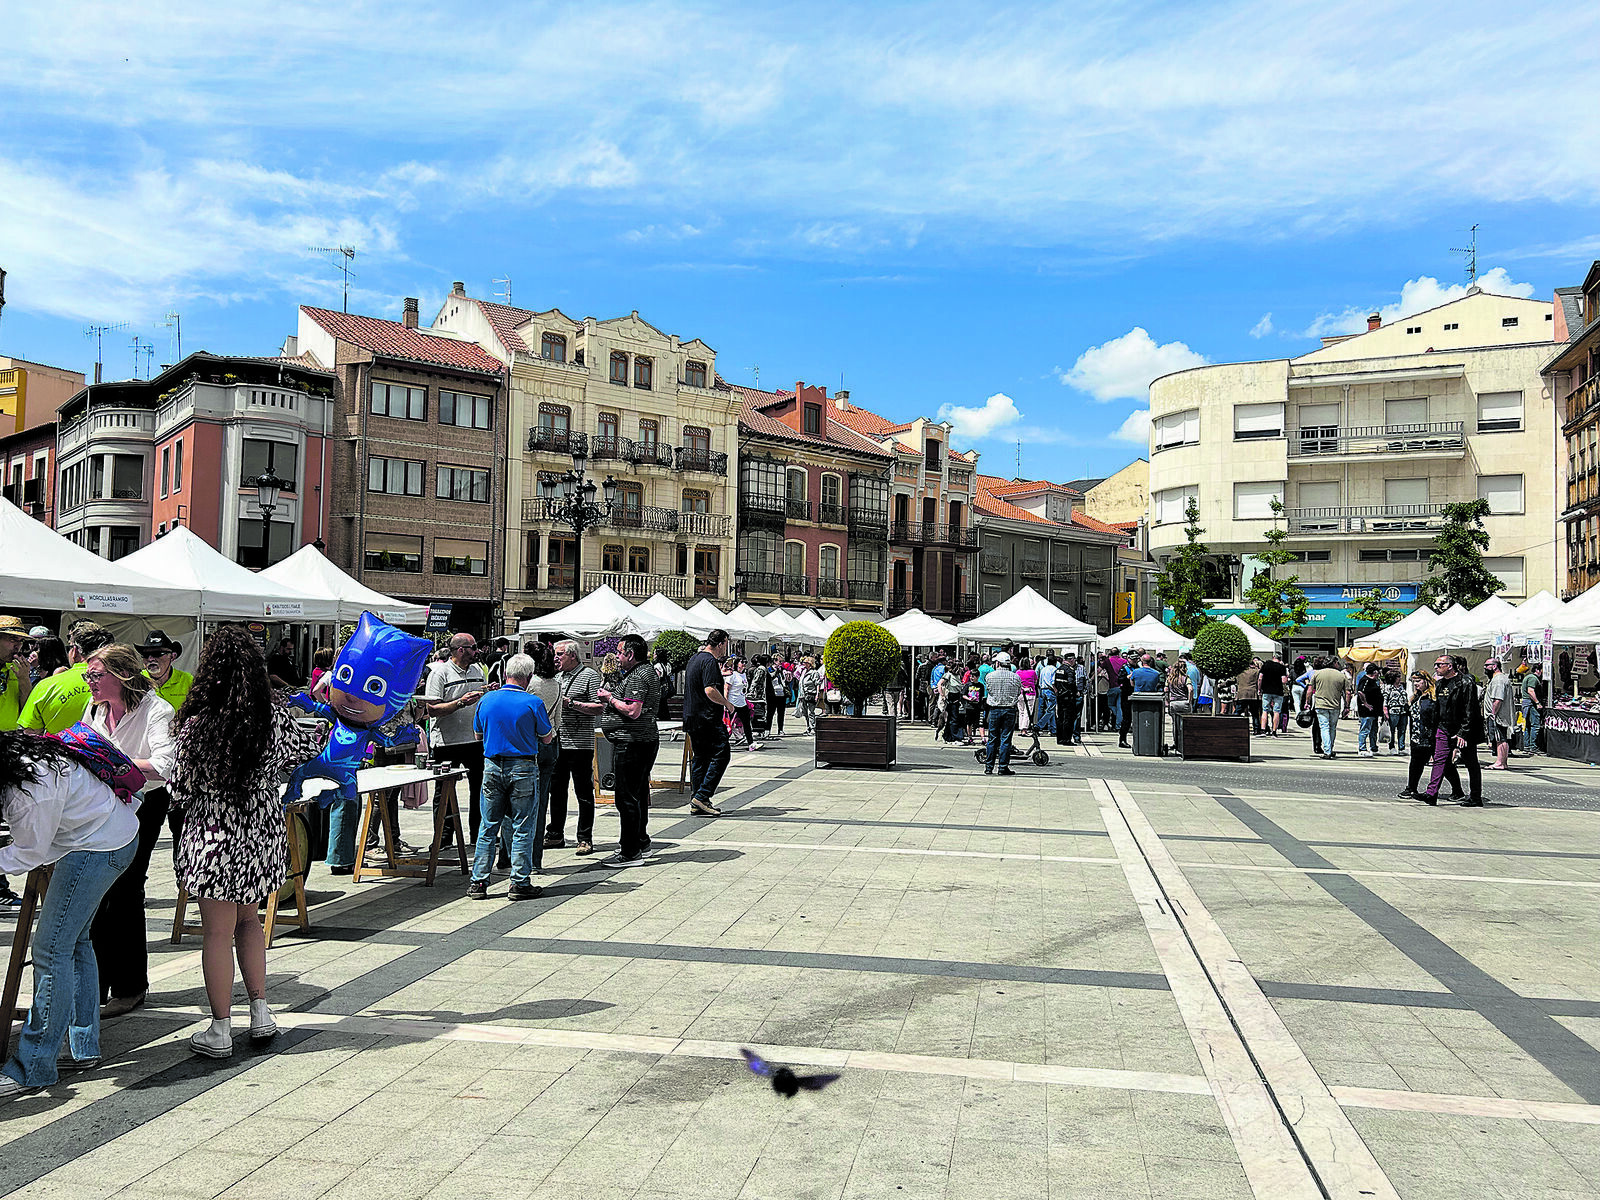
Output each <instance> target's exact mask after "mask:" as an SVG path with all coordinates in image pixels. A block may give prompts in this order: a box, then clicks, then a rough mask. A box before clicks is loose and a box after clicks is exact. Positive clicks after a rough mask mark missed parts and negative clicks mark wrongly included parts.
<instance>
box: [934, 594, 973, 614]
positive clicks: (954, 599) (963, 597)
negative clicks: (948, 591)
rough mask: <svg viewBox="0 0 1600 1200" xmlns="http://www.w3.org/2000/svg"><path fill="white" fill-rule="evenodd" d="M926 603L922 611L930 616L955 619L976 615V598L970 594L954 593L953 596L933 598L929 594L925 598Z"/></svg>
mask: <svg viewBox="0 0 1600 1200" xmlns="http://www.w3.org/2000/svg"><path fill="white" fill-rule="evenodd" d="M927 601H928V602H927V603H926V604H925V605H923V611H925V612H927V613H928V614H929V615H930V616H936V615H940V614H942V615H944V616H957V617H975V616H977V615H978V598H977V597H976V596H974V595H973V594H972V593H971V592H956V593H955V594H954V595H945V596H935V595H933V594H932V593H931V592H930V593H929V594H928V596H927Z"/></svg>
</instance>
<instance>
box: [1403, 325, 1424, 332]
mask: <svg viewBox="0 0 1600 1200" xmlns="http://www.w3.org/2000/svg"><path fill="white" fill-rule="evenodd" d="M1406 332H1407V333H1421V332H1422V326H1421V325H1407V326H1406Z"/></svg>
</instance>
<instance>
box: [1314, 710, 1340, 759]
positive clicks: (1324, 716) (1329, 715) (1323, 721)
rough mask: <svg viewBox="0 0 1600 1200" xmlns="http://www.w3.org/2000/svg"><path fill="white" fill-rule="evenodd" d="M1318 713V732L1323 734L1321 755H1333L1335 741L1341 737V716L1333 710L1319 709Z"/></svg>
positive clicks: (1319, 751)
mask: <svg viewBox="0 0 1600 1200" xmlns="http://www.w3.org/2000/svg"><path fill="white" fill-rule="evenodd" d="M1316 713H1317V730H1318V732H1320V733H1321V735H1322V738H1321V749H1320V750H1318V751H1317V753H1319V754H1332V753H1333V743H1334V740H1335V739H1336V738H1337V737H1338V736H1339V714H1338V713H1336V712H1334V711H1333V709H1331V708H1319V709H1317V710H1316Z"/></svg>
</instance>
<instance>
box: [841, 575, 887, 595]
mask: <svg viewBox="0 0 1600 1200" xmlns="http://www.w3.org/2000/svg"><path fill="white" fill-rule="evenodd" d="M845 583H846V584H848V585H849V589H850V599H852V600H882V599H883V580H881V579H847V580H845Z"/></svg>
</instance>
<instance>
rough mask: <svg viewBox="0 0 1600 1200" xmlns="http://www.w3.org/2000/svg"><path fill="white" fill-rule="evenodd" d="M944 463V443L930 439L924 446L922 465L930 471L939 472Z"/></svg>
mask: <svg viewBox="0 0 1600 1200" xmlns="http://www.w3.org/2000/svg"><path fill="white" fill-rule="evenodd" d="M943 462H944V443H943V442H936V441H934V440H933V439H932V438H929V439H928V440H927V441H926V442H924V443H923V444H922V465H923V466H924V467H926V468H927V469H928V470H930V471H937V470H938V469H939V468H940V466H941V465H942V464H943Z"/></svg>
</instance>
